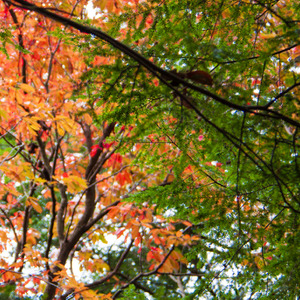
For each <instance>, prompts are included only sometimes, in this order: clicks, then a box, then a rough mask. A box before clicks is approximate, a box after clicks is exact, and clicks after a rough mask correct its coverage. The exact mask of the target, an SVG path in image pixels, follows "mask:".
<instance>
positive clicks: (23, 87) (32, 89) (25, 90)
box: [19, 83, 35, 93]
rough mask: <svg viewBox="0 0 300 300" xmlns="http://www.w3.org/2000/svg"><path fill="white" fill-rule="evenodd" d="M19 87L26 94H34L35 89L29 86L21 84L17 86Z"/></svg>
mask: <svg viewBox="0 0 300 300" xmlns="http://www.w3.org/2000/svg"><path fill="white" fill-rule="evenodd" d="M19 87H20V88H21V89H22V90H23V91H24V92H26V93H33V92H35V88H34V87H33V86H31V85H29V84H26V83H21V84H20V85H19Z"/></svg>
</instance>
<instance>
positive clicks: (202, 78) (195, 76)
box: [185, 71, 213, 86]
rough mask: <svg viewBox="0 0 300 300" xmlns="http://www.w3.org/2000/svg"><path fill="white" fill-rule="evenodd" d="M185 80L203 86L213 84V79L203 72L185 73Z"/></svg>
mask: <svg viewBox="0 0 300 300" xmlns="http://www.w3.org/2000/svg"><path fill="white" fill-rule="evenodd" d="M185 76H186V78H188V79H190V80H192V81H194V82H196V83H201V84H205V85H210V86H211V85H212V84H213V79H212V77H211V76H210V74H209V73H207V72H205V71H192V72H187V73H185Z"/></svg>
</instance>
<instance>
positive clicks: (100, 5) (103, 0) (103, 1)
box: [94, 0, 107, 10]
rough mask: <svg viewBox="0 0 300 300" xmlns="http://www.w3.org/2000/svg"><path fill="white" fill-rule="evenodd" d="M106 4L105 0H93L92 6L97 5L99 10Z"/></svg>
mask: <svg viewBox="0 0 300 300" xmlns="http://www.w3.org/2000/svg"><path fill="white" fill-rule="evenodd" d="M106 4H107V0H98V1H94V6H95V7H99V8H100V9H101V10H104V9H105V7H106Z"/></svg>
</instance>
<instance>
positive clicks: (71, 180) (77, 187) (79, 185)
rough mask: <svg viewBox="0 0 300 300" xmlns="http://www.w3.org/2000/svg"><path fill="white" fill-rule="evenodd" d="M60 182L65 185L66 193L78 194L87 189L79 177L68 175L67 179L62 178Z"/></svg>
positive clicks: (84, 182)
mask: <svg viewBox="0 0 300 300" xmlns="http://www.w3.org/2000/svg"><path fill="white" fill-rule="evenodd" d="M62 180H63V182H64V183H65V184H66V185H67V187H68V191H69V192H70V193H79V192H81V191H82V190H85V189H86V188H87V184H86V181H85V179H83V178H81V177H79V176H75V175H70V176H69V177H66V178H63V179H62Z"/></svg>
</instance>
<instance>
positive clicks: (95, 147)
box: [90, 145, 102, 157]
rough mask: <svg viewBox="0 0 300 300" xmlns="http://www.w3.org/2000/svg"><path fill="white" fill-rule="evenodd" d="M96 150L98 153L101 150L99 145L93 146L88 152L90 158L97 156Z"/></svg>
mask: <svg viewBox="0 0 300 300" xmlns="http://www.w3.org/2000/svg"><path fill="white" fill-rule="evenodd" d="M98 150H99V151H100V150H102V148H101V147H100V146H99V145H93V146H92V149H91V152H90V155H91V157H94V156H95V155H96V154H97V152H98Z"/></svg>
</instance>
